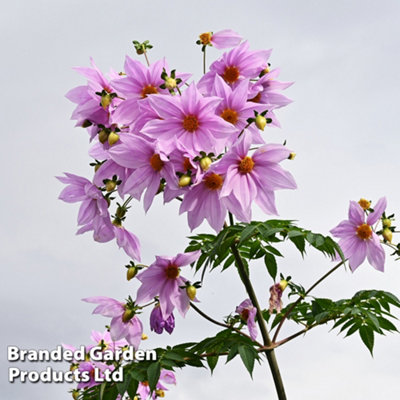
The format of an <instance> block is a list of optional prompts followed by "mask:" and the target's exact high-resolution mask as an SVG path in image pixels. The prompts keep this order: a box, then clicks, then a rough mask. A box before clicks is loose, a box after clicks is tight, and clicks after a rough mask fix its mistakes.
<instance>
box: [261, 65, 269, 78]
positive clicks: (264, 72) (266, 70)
mask: <svg viewBox="0 0 400 400" xmlns="http://www.w3.org/2000/svg"><path fill="white" fill-rule="evenodd" d="M268 72H269V68H268V67H266V68H264V69H263V70H262V71H261V73H260V77H261V76H264V75H266V74H268Z"/></svg>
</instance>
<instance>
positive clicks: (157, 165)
mask: <svg viewBox="0 0 400 400" xmlns="http://www.w3.org/2000/svg"><path fill="white" fill-rule="evenodd" d="M150 165H151V167H152V168H153V169H154V171H157V172H160V171H161V170H162V167H163V166H164V161H163V160H161V158H160V155H159V154H153V155H152V156H151V157H150Z"/></svg>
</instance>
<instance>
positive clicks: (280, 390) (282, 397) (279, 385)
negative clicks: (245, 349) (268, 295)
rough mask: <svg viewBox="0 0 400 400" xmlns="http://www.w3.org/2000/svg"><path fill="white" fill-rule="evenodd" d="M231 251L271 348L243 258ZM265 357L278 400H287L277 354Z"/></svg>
mask: <svg viewBox="0 0 400 400" xmlns="http://www.w3.org/2000/svg"><path fill="white" fill-rule="evenodd" d="M231 249H232V254H233V256H234V257H235V260H236V266H237V269H238V272H239V275H240V279H241V280H242V282H243V284H244V286H245V288H246V291H247V294H248V295H249V297H250V300H251V302H252V303H253V306H254V307H256V309H257V321H258V325H259V327H260V331H261V336H262V338H263V342H264V346H266V347H269V346H271V344H272V342H271V339H270V337H269V335H268V331H267V327H266V325H265V321H264V317H263V315H262V312H261V308H260V305H259V304H258V300H257V296H256V293H255V292H254V288H253V285H252V284H251V282H250V279H249V277H248V275H247V273H246V269H245V266H244V264H243V260H242V257H241V256H240V254H239V251H238V249H237V247H236V246H235V245H234V244H233V245H232V246H231ZM265 355H266V356H267V360H268V364H269V367H270V369H271V372H272V377H273V379H274V383H275V388H276V392H277V394H278V399H279V400H286V394H285V388H284V386H283V381H282V377H281V373H280V371H279V367H278V362H277V360H276V356H275V352H274V350H273V349H272V350H265Z"/></svg>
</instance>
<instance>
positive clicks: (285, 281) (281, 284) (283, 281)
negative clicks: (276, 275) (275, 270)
mask: <svg viewBox="0 0 400 400" xmlns="http://www.w3.org/2000/svg"><path fill="white" fill-rule="evenodd" d="M287 285H288V281H287V280H286V279H282V280H281V281H280V282H279V286H280V287H281V290H282V292H283V291H284V290H285V289H286V287H287Z"/></svg>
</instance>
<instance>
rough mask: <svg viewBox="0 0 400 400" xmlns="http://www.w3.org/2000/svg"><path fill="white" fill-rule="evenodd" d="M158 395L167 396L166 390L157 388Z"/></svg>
mask: <svg viewBox="0 0 400 400" xmlns="http://www.w3.org/2000/svg"><path fill="white" fill-rule="evenodd" d="M156 396H157V397H165V392H164V390H162V389H157V390H156Z"/></svg>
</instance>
